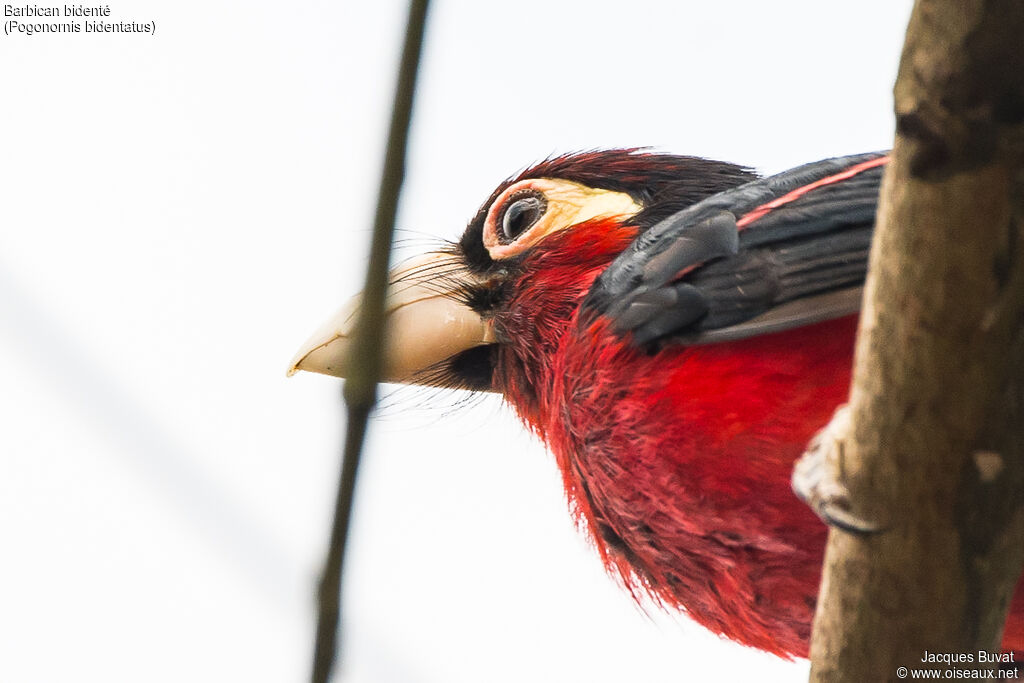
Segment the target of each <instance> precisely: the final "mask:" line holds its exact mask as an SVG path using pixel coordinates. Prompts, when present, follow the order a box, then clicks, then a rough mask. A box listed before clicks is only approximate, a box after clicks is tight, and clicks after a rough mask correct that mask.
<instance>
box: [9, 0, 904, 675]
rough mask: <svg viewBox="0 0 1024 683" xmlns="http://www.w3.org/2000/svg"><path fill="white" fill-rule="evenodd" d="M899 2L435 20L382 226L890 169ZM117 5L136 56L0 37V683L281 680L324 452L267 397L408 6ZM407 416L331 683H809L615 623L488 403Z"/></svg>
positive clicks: (372, 125)
mask: <svg viewBox="0 0 1024 683" xmlns="http://www.w3.org/2000/svg"><path fill="white" fill-rule="evenodd" d="M909 6H910V3H909V0H901V1H899V2H893V1H892V0H865V1H862V2H859V3H823V2H820V1H811V0H808V1H806V2H805V1H795V0H794V1H785V0H779V1H778V2H770V3H769V2H759V1H755V0H750V1H747V2H744V1H739V0H735V1H731V2H730V1H721V2H717V3H704V2H700V3H698V2H691V3H670V2H653V1H651V2H647V1H641V0H634V1H633V2H628V3H621V2H578V3H575V2H574V3H570V2H564V3H558V2H552V1H551V0H547V1H540V0H520V1H518V2H516V3H514V4H513V3H508V4H500V5H499V4H497V3H488V2H471V1H470V0H438V1H437V2H435V4H434V5H433V7H432V12H431V15H430V23H429V32H428V35H427V43H426V51H425V56H424V61H423V64H422V72H421V81H420V90H419V93H418V100H417V106H416V111H415V120H414V130H413V135H412V139H411V149H410V158H409V166H408V176H407V182H406V186H405V194H404V196H403V200H402V209H401V212H400V215H399V227H400V228H405V229H409V230H414V231H421V232H422V233H426V234H429V235H437V236H443V237H448V238H454V237H455V236H457V235H458V234H459V233H460V232H461V230H462V228H463V227H464V225H465V223H466V221H467V219H468V218H470V217H471V216H472V215H473V214H474V212H475V211H476V209H477V207H478V206H479V204H480V202H482V201H483V200H484V199H485V198H486V197H487V195H488V194H489V193H490V191H491V189H493V187H494V186H495V185H496V184H497V183H498V182H499V181H501V180H502V179H503V178H505V177H506V176H508V175H510V174H511V173H512V172H514V171H516V170H518V169H520V168H521V167H523V166H526V165H528V164H530V163H532V162H534V161H536V160H538V159H541V158H543V157H546V156H548V155H549V154H552V153H556V152H564V151H570V150H577V149H585V148H593V147H609V146H626V145H629V146H635V145H653V146H656V147H657V148H659V149H663V150H667V151H674V152H679V153H686V154H698V155H704V156H711V157H718V158H721V159H725V160H730V161H736V162H740V163H745V164H749V165H752V166H755V167H757V168H759V169H760V170H762V171H779V170H783V169H785V168H787V167H789V166H792V165H795V164H798V163H802V162H805V161H811V160H815V159H818V158H822V157H826V156H834V155H839V154H846V153H853V152H861V151H867V150H874V149H879V148H884V147H887V146H888V145H889V144H891V138H892V128H893V126H892V114H891V111H892V102H891V99H892V98H891V88H892V82H893V80H894V77H895V73H896V65H897V59H898V56H899V51H900V48H901V45H902V35H903V30H904V28H905V25H906V19H907V16H908V13H909ZM110 7H111V10H112V17H111V19H113V20H132V19H134V20H139V21H150V20H155V21H156V23H157V33H156V35H155V37H149V36H141V35H84V34H80V35H71V36H68V35H39V36H33V37H26V36H3V35H0V135H2V138H3V139H2V144H0V378H2V379H0V385H2V387H3V389H2V391H0V415H2V416H3V417H2V419H0V425H2V429H0V548H2V553H3V555H2V564H0V680H2V681H19V682H20V681H140V680H145V681H182V680H189V681H225V680H237V681H243V680H244V681H295V680H302V679H304V678H305V677H306V676H307V675H308V670H309V660H310V658H311V642H312V636H313V624H314V613H313V605H314V602H313V597H312V592H313V587H314V583H315V578H316V575H317V573H318V571H319V565H320V561H321V558H322V554H323V552H324V544H325V541H326V538H327V535H328V525H329V521H330V514H331V508H332V506H333V498H334V491H335V486H336V479H337V471H338V460H339V451H340V446H339V444H340V438H341V433H342V428H343V425H342V419H341V417H340V416H341V404H340V397H339V396H340V383H338V382H336V381H334V380H332V379H330V378H325V377H320V376H312V375H307V376H301V375H300V376H298V377H296V378H294V379H291V380H287V379H285V376H284V370H285V366H286V364H287V361H288V359H289V358H290V357H291V355H292V353H293V352H294V351H295V349H296V348H297V346H298V345H299V344H300V343H301V342H302V341H303V340H304V339H305V338H306V337H307V336H308V334H309V333H311V332H312V331H313V330H314V329H315V328H316V327H317V325H318V324H319V323H320V322H321V321H322V320H323V319H324V318H326V317H327V316H328V315H329V314H330V313H332V312H333V310H334V309H335V308H336V307H337V306H338V305H340V303H341V302H342V301H343V300H344V299H345V297H347V296H348V295H350V294H351V293H353V292H354V291H356V290H357V289H358V288H359V283H360V281H361V279H362V277H363V269H364V258H365V257H364V254H365V252H366V248H367V244H368V237H369V225H370V222H371V217H372V211H373V203H374V200H375V196H376V182H377V178H378V175H379V166H380V159H381V155H382V144H383V138H384V132H385V128H386V121H387V115H388V111H389V108H390V96H391V89H392V82H393V74H394V69H395V66H396V62H397V55H398V46H399V42H400V38H401V32H402V30H403V28H404V14H405V6H404V3H398V2H389V3H370V2H359V3H355V2H327V1H325V0H302V1H298V2H293V3H281V2H274V3H271V2H266V1H262V2H248V3H239V2H227V1H225V0H206V1H204V2H199V1H198V0H178V1H176V2H170V1H169V0H163V1H158V0H152V1H148V2H147V1H144V0H138V1H134V0H133V1H131V2H128V1H121V2H117V1H115V2H113V3H111V5H110ZM404 236H406V237H408V236H410V235H409V234H408V233H407V234H405V235H404ZM411 236H414V237H415V236H417V235H411ZM413 251H415V249H408V248H407V249H405V250H404V251H402V252H401V253H400V255H409V254H410V253H412V252H413ZM421 403H423V400H422V397H418V396H417V395H416V394H415V393H414V394H412V398H411V399H410V400H409V401H408V402H406V403H398V404H395V405H394V406H393V407H391V408H389V409H388V410H387V411H386V415H385V417H384V418H383V419H381V420H377V421H376V422H375V423H374V425H373V427H372V434H371V438H370V441H369V448H368V452H367V453H366V457H365V460H364V465H363V469H362V473H361V479H360V482H359V491H358V502H357V511H356V517H355V530H354V536H353V538H352V545H351V548H350V550H351V552H350V558H351V560H352V564H351V567H350V572H349V575H348V577H347V585H346V596H347V601H346V607H347V609H348V613H347V620H348V621H347V627H348V628H347V631H346V634H347V641H346V643H347V650H346V654H347V657H348V661H347V666H346V671H345V675H344V677H339V679H343V680H351V681H381V682H383V681H414V682H419V681H423V682H427V681H438V682H441V681H446V682H447V681H467V682H469V681H474V682H475V681H510V682H511V681H523V680H541V681H547V680H552V681H554V680H558V681H584V680H586V681H595V682H599V681H622V680H644V681H683V680H695V681H703V680H727V681H731V680H751V679H757V680H762V681H766V680H770V681H798V680H802V679H805V677H806V671H807V665H806V663H795V664H792V663H785V662H781V661H780V660H777V659H775V658H772V657H768V656H765V655H762V654H759V653H757V652H754V651H751V650H748V649H745V648H741V647H738V646H736V645H733V644H730V643H727V642H724V641H720V640H719V639H718V638H716V637H714V636H711V635H709V634H707V633H706V632H704V631H702V630H701V629H700V628H698V627H697V626H695V625H693V624H692V623H690V622H688V621H687V620H686V619H684V618H680V617H670V616H665V615H660V614H658V613H657V612H656V611H654V612H653V613H652V615H651V617H648V616H645V615H644V614H643V613H642V612H641V611H640V610H638V609H637V608H636V607H635V606H634V605H633V604H632V602H631V601H630V599H629V597H628V596H627V595H626V594H625V593H624V592H623V591H621V590H620V589H619V588H618V587H617V586H616V585H615V584H614V583H613V582H612V581H611V580H609V579H608V578H607V577H606V576H605V575H604V574H603V571H602V569H601V567H600V563H599V561H598V560H597V558H596V555H595V553H594V552H593V551H592V550H591V549H590V548H588V547H587V546H586V544H585V543H584V541H583V540H582V539H581V538H580V537H579V536H578V535H577V534H576V532H575V531H574V530H573V528H572V525H571V523H570V520H569V516H568V514H567V511H566V506H565V502H564V499H563V497H562V493H561V490H560V484H559V477H558V474H557V471H556V469H555V466H554V464H553V462H552V460H551V458H550V456H548V455H547V454H546V453H545V451H544V449H543V447H542V446H541V445H540V444H538V443H536V442H535V441H533V440H532V439H531V438H529V437H527V436H525V435H524V433H523V431H522V430H521V429H520V428H519V426H518V424H517V422H516V420H515V418H514V416H513V415H512V414H511V412H510V411H508V410H506V409H504V408H502V407H501V406H500V405H499V404H498V403H497V402H496V401H494V400H493V399H488V401H487V402H485V403H484V404H483V405H481V406H478V407H476V408H474V409H471V410H466V411H458V412H455V413H451V411H449V410H446V409H445V408H444V407H441V408H437V409H433V410H431V409H423V408H421V407H418V406H419V404H421Z"/></svg>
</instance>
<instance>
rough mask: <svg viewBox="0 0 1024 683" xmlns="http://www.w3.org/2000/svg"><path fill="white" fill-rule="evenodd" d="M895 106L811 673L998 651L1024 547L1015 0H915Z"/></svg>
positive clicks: (1023, 295) (884, 676) (892, 670)
mask: <svg viewBox="0 0 1024 683" xmlns="http://www.w3.org/2000/svg"><path fill="white" fill-rule="evenodd" d="M895 104H896V121H897V137H896V143H895V146H894V149H893V154H892V161H891V162H890V165H889V168H888V169H887V171H886V176H885V180H884V182H883V186H882V192H881V204H880V208H879V215H878V225H877V228H876V234H875V241H874V244H873V246H872V253H871V265H870V273H869V277H868V282H867V286H866V291H865V299H864V307H863V311H862V314H861V329H860V332H859V336H858V339H857V351H856V360H855V364H854V379H853V386H852V389H851V395H850V404H849V409H848V414H847V416H846V417H847V418H848V419H847V420H845V423H846V425H848V426H847V427H843V425H842V424H839V423H838V421H835V422H834V424H833V428H834V432H835V433H833V434H832V435H831V436H830V438H829V439H827V441H828V442H829V443H830V444H831V447H830V448H826V449H825V453H824V457H825V460H826V462H825V471H826V472H827V475H826V479H827V481H828V484H829V486H830V487H831V490H832V491H833V495H834V492H836V491H838V492H841V494H840V495H839V496H838V499H839V501H840V503H841V504H842V506H844V508H845V511H846V512H847V513H848V514H849V515H850V516H851V517H852V518H854V519H859V520H864V521H865V522H867V524H866V525H865V528H867V527H869V526H870V527H877V528H880V529H881V531H879V532H877V533H869V534H858V533H850V532H847V531H842V530H840V529H836V528H834V529H833V530H832V531H831V533H830V536H829V542H828V547H827V550H826V555H825V568H824V576H823V579H822V585H821V596H820V599H819V601H818V613H817V615H816V618H815V623H814V631H813V639H812V645H811V659H812V668H811V680H812V681H857V682H861V681H882V680H895V679H896V677H897V673H896V672H897V668H898V667H901V666H906V667H910V668H914V665H915V663H916V664H917V665H918V667H920V666H921V658H922V656H923V655H924V653H925V651H926V650H927V651H929V652H938V653H958V652H963V653H966V652H972V653H973V652H976V651H977V650H979V649H980V650H988V651H995V650H998V649H999V644H1000V640H1001V635H1002V627H1003V623H1004V621H1005V618H1006V613H1007V610H1008V607H1009V603H1010V599H1011V597H1012V595H1013V592H1014V589H1015V587H1016V584H1017V580H1018V578H1019V576H1020V573H1021V563H1022V560H1024V506H1022V503H1024V428H1022V425H1024V234H1022V228H1024V163H1022V159H1024V155H1022V150H1024V144H1022V141H1024V4H1022V3H1020V2H1018V1H1017V0H918V2H917V3H916V5H915V7H914V11H913V15H912V17H911V20H910V25H909V27H908V29H907V39H906V44H905V47H904V52H903V56H902V59H901V64H900V70H899V76H898V79H897V82H896V88H895ZM819 455H821V454H819ZM976 666H977V665H976Z"/></svg>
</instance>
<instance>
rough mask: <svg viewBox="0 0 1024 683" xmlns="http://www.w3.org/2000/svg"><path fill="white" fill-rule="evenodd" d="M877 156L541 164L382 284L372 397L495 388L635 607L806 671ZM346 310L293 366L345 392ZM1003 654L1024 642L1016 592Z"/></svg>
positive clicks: (615, 153) (639, 158)
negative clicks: (809, 460) (382, 372)
mask: <svg viewBox="0 0 1024 683" xmlns="http://www.w3.org/2000/svg"><path fill="white" fill-rule="evenodd" d="M886 161H887V158H886V156H885V155H884V154H879V153H876V154H863V155H859V156H851V157H843V158H838V159H829V160H826V161H820V162H817V163H813V164H808V165H805V166H801V167H799V168H796V169H794V170H791V171H788V172H786V173H782V174H780V175H776V176H772V177H769V178H763V179H761V178H757V177H756V176H755V175H754V174H753V173H751V172H750V171H749V170H747V169H745V168H742V167H739V166H735V165H733V164H728V163H723V162H718V161H709V160H705V159H699V158H694V157H684V156H671V155H661V154H649V153H645V152H640V151H637V150H610V151H601V152H590V153H584V154H576V155H566V156H561V157H557V158H553V159H549V160H547V161H545V162H542V163H540V164H538V165H536V166H534V167H533V168H530V169H529V170H527V171H525V172H523V173H522V174H520V175H519V176H517V177H514V178H512V179H510V180H508V181H506V182H504V183H502V184H501V185H500V186H499V187H498V188H497V189H496V190H495V191H494V193H493V194H492V195H491V196H490V198H489V199H488V200H487V201H486V202H485V203H484V205H483V206H482V207H481V208H480V210H479V212H478V213H477V214H476V216H475V217H474V218H473V220H471V221H470V223H469V226H468V227H467V228H466V231H465V233H464V234H463V235H462V238H461V239H460V240H459V241H458V242H457V243H453V244H452V245H450V247H448V248H445V249H443V250H440V251H438V252H433V253H430V254H427V255H425V256H424V257H421V258H419V259H416V260H414V261H412V262H408V263H406V264H405V265H403V266H399V267H398V268H396V269H395V270H394V271H393V273H392V284H391V290H390V292H389V295H388V304H387V306H388V316H389V320H388V325H389V332H390V340H389V343H388V346H387V348H386V350H385V356H386V358H385V366H386V378H387V379H388V380H389V381H396V382H404V383H418V384H427V385H434V386H445V387H455V388H461V389H468V390H471V391H493V392H499V393H501V394H502V395H503V396H504V398H505V400H506V401H507V402H508V403H509V404H511V405H512V406H513V408H514V409H515V410H516V412H517V413H518V414H519V416H520V417H521V418H522V419H523V421H524V422H525V423H526V425H527V426H528V427H529V428H530V429H532V430H533V431H534V432H536V433H537V434H538V435H540V436H541V437H542V438H543V439H544V441H545V442H546V443H547V445H548V447H549V448H550V450H551V451H552V453H554V456H555V458H556V460H557V462H558V465H559V467H560V469H561V472H562V477H563V480H564V485H565V490H566V494H567V496H568V499H569V502H570V507H571V510H572V512H573V514H574V515H575V517H576V519H577V520H578V522H579V523H580V526H581V528H583V529H584V530H585V532H586V533H587V534H589V535H590V537H591V538H592V540H593V542H594V544H595V545H596V547H597V550H598V552H599V553H600V556H601V559H602V560H603V561H604V564H605V566H606V567H607V568H608V570H609V571H610V572H611V573H612V574H614V575H616V576H618V577H620V578H621V579H622V581H623V582H624V583H625V585H626V586H628V587H629V588H630V590H631V591H633V592H634V595H642V594H647V595H649V596H651V597H653V598H654V600H655V601H657V602H658V603H661V604H663V605H666V606H669V607H674V608H678V609H682V610H685V611H686V612H687V613H688V614H689V616H691V617H692V618H693V619H695V620H696V621H698V622H699V623H701V624H703V625H704V626H706V627H707V628H709V629H711V630H712V631H714V632H716V633H720V634H722V635H724V636H726V637H728V638H731V639H733V640H736V641H738V642H740V643H744V644H746V645H751V646H754V647H757V648H760V649H762V650H766V651H769V652H773V653H776V654H778V655H782V656H792V655H797V656H806V654H807V651H808V640H809V637H810V629H811V619H812V617H813V614H814V606H815V600H816V596H817V593H818V581H819V577H820V571H821V560H822V553H823V549H824V544H825V539H826V533H827V530H826V526H825V525H824V524H823V523H822V522H821V520H819V519H818V518H817V517H816V516H815V515H814V513H813V512H811V510H810V509H809V508H808V507H807V506H806V505H804V503H803V502H801V501H800V500H798V499H797V498H796V496H795V495H794V494H793V492H792V490H791V488H790V475H791V472H792V468H793V463H794V461H795V460H796V458H798V457H799V456H800V454H801V453H802V452H803V451H804V449H805V447H806V446H807V444H808V442H809V441H810V439H811V438H812V436H813V435H814V434H815V432H817V431H818V430H819V429H820V428H822V427H823V426H824V425H825V424H826V423H828V421H829V418H830V417H831V416H832V413H833V412H834V410H835V409H836V407H837V406H839V405H840V404H841V403H843V402H844V401H845V400H846V398H847V392H848V388H849V384H850V372H851V365H852V355H853V342H854V335H855V330H856V325H857V313H858V310H859V307H860V295H861V288H862V286H863V282H864V277H865V272H866V269H867V256H868V249H869V245H870V241H871V234H872V229H873V224H874V219H875V208H876V203H877V196H878V186H879V182H880V179H881V175H882V171H883V167H884V165H885V163H886ZM357 305H358V302H355V303H354V304H350V306H348V307H347V308H346V309H343V310H342V312H341V313H339V315H338V316H337V317H336V318H335V319H334V320H333V321H331V322H330V323H329V324H328V325H327V326H326V327H325V328H324V329H323V330H322V332H321V333H319V334H317V335H315V336H314V337H313V338H312V339H311V340H310V341H309V342H308V344H307V345H306V346H305V347H304V348H303V349H302V350H301V351H300V352H299V354H298V355H297V357H296V359H295V361H294V363H293V370H295V369H301V370H312V371H316V372H323V373H326V374H331V375H337V376H341V377H344V376H345V374H346V373H345V363H346V360H345V358H346V353H347V346H348V345H347V335H348V333H349V331H350V326H351V324H352V320H351V318H352V314H353V312H354V311H355V310H356V307H357ZM1004 645H1005V646H1006V647H1008V648H1009V647H1012V648H1014V649H1021V648H1022V647H1024V601H1022V600H1021V599H1019V596H1018V599H1015V602H1014V606H1013V610H1012V614H1011V616H1010V619H1009V622H1008V624H1007V630H1006V637H1005V641H1004Z"/></svg>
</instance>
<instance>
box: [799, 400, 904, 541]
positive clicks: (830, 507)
mask: <svg viewBox="0 0 1024 683" xmlns="http://www.w3.org/2000/svg"><path fill="white" fill-rule="evenodd" d="M849 433H850V410H849V406H847V405H845V404H844V405H842V406H840V407H839V408H838V409H837V410H836V412H835V414H834V415H833V416H832V420H831V421H830V422H829V423H828V425H826V426H825V428H824V429H822V430H821V431H820V432H818V433H817V434H815V435H814V438H813V439H811V443H810V444H808V446H807V450H806V451H804V454H803V456H801V458H800V459H799V460H798V461H797V463H796V466H795V467H794V468H793V479H792V485H793V491H794V492H795V493H796V495H797V496H799V497H800V499H801V500H803V501H804V502H805V503H807V504H808V505H809V506H810V507H811V509H812V510H814V512H815V514H817V515H818V516H819V517H821V519H822V520H823V521H824V522H825V523H826V524H828V525H829V526H833V527H836V528H838V529H842V530H843V531H847V532H850V533H853V534H861V535H869V534H876V533H879V532H881V531H885V526H886V525H885V524H883V523H882V522H880V521H878V519H877V518H876V517H877V516H876V515H870V514H865V513H863V512H862V511H859V510H857V506H856V505H855V503H854V499H853V496H852V495H851V493H850V490H849V489H848V488H847V486H846V484H845V483H844V479H845V475H844V460H845V457H846V454H845V452H844V450H845V445H846V439H847V437H848V435H849Z"/></svg>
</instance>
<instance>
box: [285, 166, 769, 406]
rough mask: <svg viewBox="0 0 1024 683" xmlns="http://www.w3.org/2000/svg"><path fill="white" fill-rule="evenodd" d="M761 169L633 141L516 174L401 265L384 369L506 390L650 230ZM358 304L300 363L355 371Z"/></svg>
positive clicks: (394, 282) (387, 375)
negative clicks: (442, 239) (351, 357)
mask: <svg viewBox="0 0 1024 683" xmlns="http://www.w3.org/2000/svg"><path fill="white" fill-rule="evenodd" d="M752 177H753V175H752V174H751V173H750V172H749V171H748V170H747V169H744V168H741V167H739V166H735V165H732V164H727V163H723V162H718V161H710V160H706V159H700V158H696V157H685V156H674V155H666V154H653V153H647V152H642V151H638V150H628V149H627V150H607V151H598V152H587V153H582V154H570V155H564V156H559V157H555V158H552V159H548V160H547V161H544V162H542V163H540V164H537V165H536V166H533V167H532V168H529V169H527V170H526V171H524V172H522V173H521V174H519V175H518V176H516V177H513V178H511V179H509V180H507V181H505V182H504V183H502V184H501V185H500V186H498V188H497V189H496V190H495V191H494V192H493V193H492V194H491V196H490V197H489V198H488V199H487V201H486V202H484V204H483V205H482V206H481V207H480V210H479V211H478V212H477V214H476V216H475V217H474V218H473V219H472V220H471V221H470V222H469V225H468V226H467V227H466V230H465V232H464V233H463V235H462V237H461V238H460V239H459V240H458V242H455V243H452V244H451V245H449V246H447V247H446V248H443V249H440V250H438V251H434V252H429V253H427V254H424V255H422V256H420V257H417V258H414V259H411V260H409V261H406V262H405V263H403V264H401V265H399V266H398V267H396V268H395V269H394V270H392V272H391V274H390V286H389V290H388V295H387V302H386V314H387V326H388V342H387V346H386V348H385V351H384V377H383V379H384V380H385V381H388V382H398V383H404V384H423V385H429V386H441V387H451V388H460V389H470V390H476V391H503V390H506V389H507V387H506V386H505V383H504V382H505V380H507V377H503V375H505V374H507V373H503V372H500V371H498V372H496V370H497V369H498V368H499V367H504V368H508V367H510V366H516V367H520V368H524V367H526V366H529V365H530V363H529V362H528V359H530V358H533V359H543V358H544V356H545V352H546V350H547V349H546V347H547V346H548V345H550V344H553V343H555V342H556V340H557V337H558V336H559V334H561V332H562V331H564V330H565V328H566V326H567V325H568V323H569V321H570V319H571V317H572V315H573V313H574V312H575V311H576V310H577V309H578V308H579V306H580V302H581V301H582V299H583V297H584V296H585V294H586V292H587V290H588V289H589V288H590V285H591V284H592V282H593V280H594V279H595V278H596V277H597V276H598V275H599V274H600V272H601V271H602V270H604V268H605V267H607V265H608V264H609V263H610V262H611V261H612V259H614V258H615V256H616V255H618V254H619V253H621V252H622V251H623V250H624V249H625V248H626V247H627V246H628V245H629V243H630V242H631V241H632V240H633V239H634V238H635V237H636V235H637V234H638V233H640V232H642V231H644V230H645V229H647V228H649V227H651V226H652V225H654V224H655V223H657V222H658V221H659V220H661V219H662V218H665V217H666V216H669V215H672V214H673V213H675V212H677V211H679V210H680V209H682V208H684V207H686V206H689V205H690V204H693V203H695V202H697V201H700V200H701V199H703V198H705V197H707V196H709V195H712V194H715V193H717V192H720V191H722V190H725V189H728V188H731V187H735V186H736V185H739V184H741V183H743V182H746V181H748V180H750V179H751V178H752ZM358 307H359V297H356V298H355V299H353V300H352V301H350V302H349V304H348V305H346V306H345V307H344V308H343V309H342V310H341V311H339V313H338V314H337V315H336V316H335V317H334V318H332V319H331V320H330V321H328V323H327V324H326V325H325V326H324V327H323V328H322V329H321V330H320V331H319V332H318V333H317V334H315V335H314V336H313V337H312V338H310V340H309V341H308V342H307V343H306V344H305V345H303V347H302V348H301V349H300V351H299V352H298V354H297V355H296V356H295V359H294V360H293V361H292V365H291V372H295V371H297V370H308V371H312V372H320V373H324V374H328V375H335V376H338V377H345V376H346V374H347V363H348V362H349V361H348V354H349V348H350V343H349V337H350V334H351V333H352V331H353V327H354V324H355V317H356V312H357V311H358ZM524 381H525V382H526V383H529V377H527V378H526V379H525V380H524Z"/></svg>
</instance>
